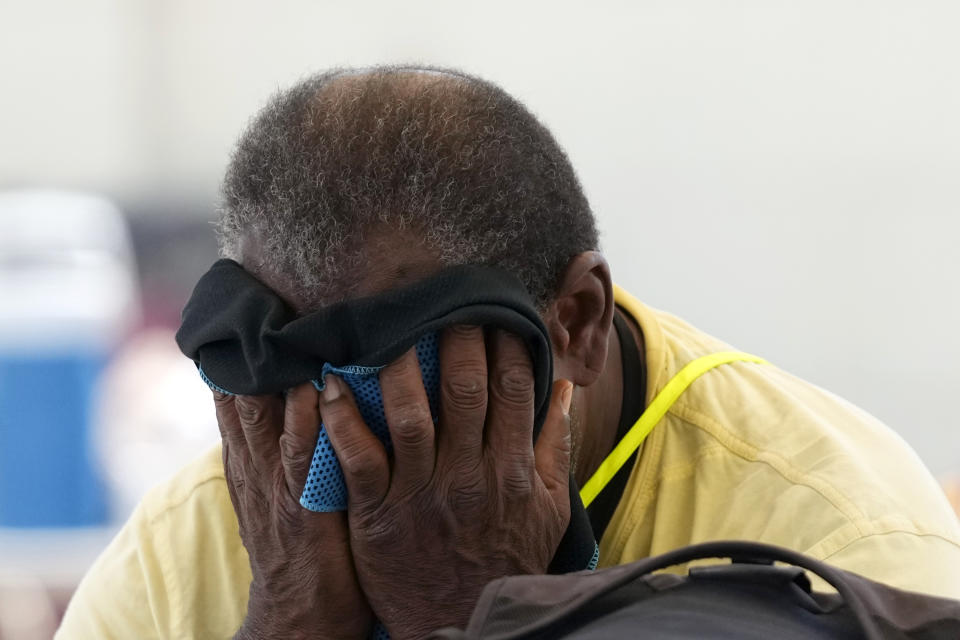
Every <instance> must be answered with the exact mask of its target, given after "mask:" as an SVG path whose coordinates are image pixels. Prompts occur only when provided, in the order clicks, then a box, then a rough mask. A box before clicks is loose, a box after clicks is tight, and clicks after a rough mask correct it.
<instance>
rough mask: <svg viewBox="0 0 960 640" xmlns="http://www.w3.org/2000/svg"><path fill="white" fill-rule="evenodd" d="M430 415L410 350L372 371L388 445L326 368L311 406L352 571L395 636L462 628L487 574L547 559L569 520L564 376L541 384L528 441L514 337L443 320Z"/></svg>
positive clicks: (520, 570)
mask: <svg viewBox="0 0 960 640" xmlns="http://www.w3.org/2000/svg"><path fill="white" fill-rule="evenodd" d="M440 363H441V376H440V379H441V382H440V416H439V424H438V425H437V426H436V427H435V426H434V423H433V420H432V418H431V413H430V407H429V404H428V402H427V396H426V392H425V391H424V387H423V382H422V380H421V377H420V368H419V364H418V362H417V357H416V353H415V352H414V351H413V350H411V351H409V352H407V353H406V354H405V355H404V356H403V357H401V358H400V359H399V360H397V361H396V362H394V363H393V364H391V365H389V366H388V367H386V368H385V369H383V371H381V373H380V384H381V388H382V391H383V403H384V409H385V413H386V417H387V422H388V424H389V428H390V436H391V439H392V442H393V456H392V457H388V455H387V452H386V450H385V449H384V447H383V445H382V444H381V443H380V441H379V440H377V438H376V437H375V436H374V435H373V434H372V433H371V432H370V430H369V428H368V427H367V426H366V424H364V422H363V419H362V418H361V416H360V414H359V412H358V411H357V408H356V405H355V403H354V402H353V399H352V396H351V395H350V392H349V390H348V389H347V387H346V385H345V384H343V383H342V381H340V380H337V379H336V378H335V377H334V376H328V377H327V388H326V390H325V392H324V393H323V394H322V396H321V401H320V414H321V417H322V418H323V422H324V424H325V425H326V428H327V432H328V434H329V436H330V440H331V442H332V443H333V446H334V449H335V450H336V453H337V457H338V458H339V460H340V464H341V466H342V468H343V472H344V477H345V480H346V484H347V489H348V492H349V523H350V535H351V549H352V552H353V556H354V563H355V565H356V569H357V574H358V577H359V580H360V584H361V586H362V588H363V590H364V592H365V593H366V596H367V598H368V600H369V602H370V604H371V606H372V608H373V610H374V612H375V613H376V615H377V616H378V617H379V618H380V620H381V621H382V622H383V623H384V624H385V625H386V626H387V629H389V631H390V632H391V634H392V636H393V637H394V638H395V639H396V640H403V639H404V638H414V637H422V636H424V635H426V634H428V633H429V632H431V631H434V630H436V629H438V628H441V627H446V626H459V627H461V628H462V627H464V626H465V625H466V622H467V620H468V619H469V616H470V613H471V611H472V610H473V606H474V604H475V603H476V600H477V597H478V596H479V595H480V591H481V590H482V589H483V587H484V586H485V585H486V584H487V583H488V582H489V581H491V580H493V579H495V578H498V577H501V576H505V575H514V574H534V573H543V572H544V571H546V569H547V566H548V565H549V563H550V560H551V559H552V557H553V554H554V552H555V550H556V548H557V545H558V544H559V542H560V539H561V538H562V537H563V534H564V531H565V530H566V527H567V524H568V522H569V519H570V502H569V493H568V482H569V480H568V479H569V468H570V431H569V417H568V415H567V414H568V413H569V405H570V396H571V394H572V385H571V383H570V382H568V381H565V380H561V381H557V382H556V383H554V388H553V393H552V399H551V403H550V407H549V411H548V414H547V417H546V420H545V422H544V425H543V429H542V431H541V433H540V435H539V437H538V439H537V442H536V445H534V443H533V420H534V392H533V385H534V379H533V369H532V365H531V363H530V357H529V354H528V353H527V349H526V347H525V346H524V344H523V343H522V341H521V340H520V339H519V338H517V337H515V336H513V335H511V334H508V333H506V332H503V331H495V332H493V334H492V336H490V337H489V338H488V339H487V340H486V342H485V340H484V332H483V330H482V329H481V328H479V327H454V328H452V329H448V330H447V331H445V332H444V334H443V336H442V339H441V345H440Z"/></svg>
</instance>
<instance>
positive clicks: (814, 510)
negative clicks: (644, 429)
mask: <svg viewBox="0 0 960 640" xmlns="http://www.w3.org/2000/svg"><path fill="white" fill-rule="evenodd" d="M618 294H619V298H618V303H619V304H621V306H623V307H624V308H625V309H626V310H627V311H628V312H631V313H632V314H635V316H634V317H635V318H636V319H637V321H638V323H639V324H640V326H641V328H642V329H643V331H644V339H645V341H646V342H648V344H649V346H648V348H647V353H646V356H647V361H648V378H649V379H650V386H649V387H648V389H646V390H645V394H646V396H647V401H648V403H649V401H650V399H651V398H652V396H654V395H656V393H657V392H658V391H659V389H662V387H663V386H664V385H665V384H666V382H667V381H669V379H670V378H671V377H672V376H673V375H675V374H676V372H677V371H679V370H680V369H681V368H682V367H683V366H684V365H685V364H687V363H688V362H690V361H692V360H694V359H696V358H698V357H701V356H704V355H708V354H710V353H714V352H717V351H726V350H731V347H730V346H729V345H727V344H725V343H723V342H721V341H719V340H717V339H715V338H713V337H712V336H709V335H708V334H705V333H703V332H701V331H699V330H697V329H696V328H694V327H692V326H691V325H689V324H688V323H686V322H684V321H683V320H680V319H679V318H676V317H674V316H672V315H670V314H666V313H663V312H659V311H654V310H652V309H649V308H646V307H644V306H643V305H641V304H640V303H639V302H637V301H636V300H635V299H632V298H631V297H629V294H626V292H623V291H622V290H620V291H618ZM760 355H762V354H760ZM724 538H726V539H747V540H760V541H764V542H769V543H772V544H778V545H781V546H785V547H788V548H792V549H795V550H797V551H801V552H805V553H808V554H810V555H813V556H815V557H819V558H831V561H833V562H834V563H835V564H837V565H838V566H841V567H843V568H851V569H853V570H859V572H860V573H862V574H864V575H866V576H867V577H874V576H876V577H878V578H882V579H885V580H886V579H888V578H889V577H891V576H894V577H895V575H894V574H895V573H896V571H895V568H896V567H903V566H904V558H903V557H900V556H898V555H895V554H884V553H868V552H863V553H859V554H854V553H853V551H854V550H857V549H867V548H873V549H874V551H877V552H879V551H881V547H883V546H884V545H886V544H892V543H893V542H892V541H896V542H897V544H898V545H899V546H901V547H903V548H908V549H911V550H912V554H913V557H914V558H915V559H916V564H917V567H918V569H917V571H919V572H920V574H921V575H922V573H923V572H924V571H934V570H935V565H931V564H930V560H931V558H933V557H934V556H935V554H932V553H927V550H931V549H934V548H937V549H939V550H941V551H942V550H943V549H952V550H953V551H952V552H953V553H954V554H958V557H960V527H958V523H957V520H956V517H955V516H954V514H953V512H952V510H951V509H950V507H949V505H948V503H947V501H946V499H945V498H944V496H943V494H942V491H941V490H940V489H939V487H938V486H937V484H936V482H935V481H934V480H933V478H932V476H931V475H930V474H929V472H928V471H927V470H926V468H925V467H924V465H923V464H922V463H921V461H920V460H919V458H918V457H917V455H916V454H915V453H914V452H913V451H912V450H911V449H910V447H909V446H908V445H907V444H906V443H905V442H904V441H903V440H902V439H901V438H900V437H899V436H897V435H896V434H895V433H894V432H893V431H892V430H890V429H889V428H888V427H886V426H885V425H883V424H882V423H880V422H879V421H878V420H876V419H875V418H874V417H872V416H870V415H869V414H867V413H866V412H865V411H863V410H861V409H859V408H858V407H855V406H854V405H852V404H850V403H849V402H847V401H845V400H843V399H842V398H839V397H837V396H836V395H834V394H831V393H829V392H827V391H825V390H823V389H820V388H818V387H816V386H815V385H813V384H810V383H808V382H806V381H804V380H801V379H799V378H797V377H795V376H792V375H790V374H789V373H787V372H785V371H783V370H781V369H779V368H777V367H776V366H774V365H772V364H755V363H747V362H735V363H731V364H726V365H722V366H720V367H718V368H716V369H713V370H711V371H709V372H707V373H706V374H704V375H703V376H701V377H700V378H698V379H697V380H696V381H695V382H694V383H693V384H691V385H690V387H689V388H688V389H687V390H686V391H685V392H684V393H683V395H681V396H680V398H679V399H678V400H677V402H676V403H675V404H674V405H673V407H672V408H671V409H670V411H669V412H668V413H667V415H666V416H664V418H663V419H662V420H661V421H660V423H659V424H658V425H657V426H656V427H655V428H654V430H653V432H652V433H651V434H650V436H649V437H648V439H647V441H646V442H645V443H644V445H643V450H642V452H641V455H640V456H639V458H638V460H637V463H636V464H635V466H634V469H633V471H632V474H631V478H630V480H629V482H628V485H627V489H626V491H625V498H624V500H622V501H621V505H620V506H619V507H618V509H617V512H616V513H615V514H614V517H613V519H612V520H611V524H610V527H609V528H608V535H606V536H604V540H603V541H602V542H601V555H603V554H604V552H606V553H608V554H610V555H609V557H608V559H609V560H610V561H611V562H627V561H630V560H632V559H634V557H642V556H644V555H649V554H655V553H661V552H663V551H666V550H668V549H671V548H675V547H678V546H683V545H685V544H692V543H694V542H702V541H705V540H716V539H724ZM908 538H909V539H911V540H913V543H912V544H906V543H905V542H903V541H904V540H906V539H908ZM845 550H846V551H845ZM855 555H856V558H855V557H854V556H855ZM867 559H869V562H868V563H867V564H864V561H866V560H867ZM844 565H846V566H844ZM958 581H960V578H958V579H956V580H953V582H958ZM907 582H910V580H909V579H907V578H906V576H904V578H903V579H900V580H899V583H897V582H893V583H891V584H894V586H900V585H906V583H907ZM915 582H917V581H913V582H911V584H914V583H915ZM921 582H922V580H921ZM953 588H955V589H956V592H955V595H954V596H953V597H958V596H960V584H957V585H955V586H954V587H953Z"/></svg>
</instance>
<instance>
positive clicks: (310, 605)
mask: <svg viewBox="0 0 960 640" xmlns="http://www.w3.org/2000/svg"><path fill="white" fill-rule="evenodd" d="M318 400H319V396H318V393H317V391H316V390H315V389H314V388H313V386H312V385H310V384H304V385H301V386H299V387H297V388H295V389H292V390H291V391H290V392H289V393H288V394H287V397H286V400H284V399H283V398H281V397H279V396H229V395H224V394H220V393H216V392H214V402H215V404H216V409H217V422H218V423H219V425H220V436H221V438H222V440H223V465H224V470H225V472H226V479H227V488H228V489H229V491H230V500H231V501H232V502H233V508H234V511H236V513H237V520H238V521H239V524H240V538H241V539H242V540H243V546H244V547H246V549H247V553H248V555H249V556H250V569H251V571H252V573H253V581H252V583H251V584H250V600H249V603H248V605H247V617H246V619H245V620H244V623H243V625H242V626H241V628H240V630H239V631H238V632H237V635H236V636H235V637H236V638H242V639H245V638H307V637H309V638H365V637H366V636H367V635H368V634H369V631H370V628H371V624H372V620H373V618H372V614H371V612H370V607H369V605H368V604H367V601H366V598H365V597H364V595H363V592H362V591H361V590H360V586H359V584H358V583H357V577H356V572H355V571H354V567H353V560H352V559H351V554H350V545H349V532H348V529H347V518H346V514H345V513H342V512H341V513H314V512H312V511H309V510H308V509H305V508H304V507H302V506H301V505H300V500H299V498H300V494H301V492H302V491H303V486H304V483H305V482H306V478H307V472H308V470H309V468H310V462H311V460H312V458H313V451H314V448H315V446H316V443H317V435H318V431H319V426H320V413H319V409H318Z"/></svg>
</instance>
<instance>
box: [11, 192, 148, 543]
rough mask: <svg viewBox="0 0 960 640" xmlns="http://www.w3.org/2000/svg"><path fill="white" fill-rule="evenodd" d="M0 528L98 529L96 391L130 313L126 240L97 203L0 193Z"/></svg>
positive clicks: (103, 504) (102, 503) (107, 207)
mask: <svg viewBox="0 0 960 640" xmlns="http://www.w3.org/2000/svg"><path fill="white" fill-rule="evenodd" d="M0 230H2V234H0V527H71V526H84V525H97V524H102V523H104V522H105V521H106V520H107V517H108V508H107V495H106V491H105V488H104V483H103V482H102V480H101V478H100V474H99V472H98V468H97V463H96V455H95V452H94V450H93V446H92V437H93V432H94V428H93V424H92V420H93V416H94V404H95V401H96V397H97V396H96V393H97V384H98V380H99V378H100V375H101V373H102V372H103V370H104V366H105V364H106V362H107V361H108V359H109V357H110V355H111V353H112V352H113V350H114V349H115V348H116V346H117V345H118V343H119V341H120V340H121V339H122V338H123V336H124V335H125V334H126V332H127V331H128V330H129V327H130V325H131V322H132V320H133V318H134V317H135V313H136V311H135V310H136V301H137V295H136V280H135V277H134V270H133V268H132V265H133V261H132V257H131V250H130V241H129V233H128V230H127V226H126V222H125V220H124V218H123V216H122V215H121V214H120V212H119V211H118V210H117V209H116V207H114V206H113V205H111V204H110V203H109V202H107V201H105V200H103V199H100V198H95V197H91V196H84V195H78V194H70V193H62V192H44V191H29V192H27V191H21V192H7V193H0Z"/></svg>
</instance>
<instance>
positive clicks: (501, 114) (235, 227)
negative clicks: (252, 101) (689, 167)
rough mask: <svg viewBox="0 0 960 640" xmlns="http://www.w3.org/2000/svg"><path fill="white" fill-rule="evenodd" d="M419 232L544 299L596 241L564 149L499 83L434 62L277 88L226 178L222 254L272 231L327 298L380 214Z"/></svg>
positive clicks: (442, 257)
mask: <svg viewBox="0 0 960 640" xmlns="http://www.w3.org/2000/svg"><path fill="white" fill-rule="evenodd" d="M381 225H386V227H385V228H387V229H396V230H407V231H413V232H415V233H417V234H419V237H422V238H423V242H424V244H425V246H426V247H428V248H429V250H431V251H433V252H435V254H436V256H437V258H438V259H439V261H440V263H441V264H444V265H456V264H487V265H495V266H499V267H502V268H505V269H507V270H509V271H511V272H512V273H514V274H515V275H516V276H518V277H519V278H520V279H521V281H522V282H523V283H524V284H525V285H526V286H527V288H528V290H529V292H530V294H531V295H532V296H533V297H534V299H535V301H536V302H537V304H538V305H539V306H540V307H541V308H544V307H545V305H546V303H547V302H548V301H549V300H550V299H551V298H552V296H553V295H554V293H555V289H556V286H557V284H558V280H559V278H560V276H561V274H562V272H563V269H564V267H565V266H566V265H567V263H568V262H569V260H570V258H571V257H572V256H574V255H576V254H578V253H580V252H582V251H586V250H590V249H596V248H597V246H598V237H597V230H596V224H595V221H594V218H593V214H592V213H591V211H590V206H589V204H588V202H587V199H586V197H585V196H584V194H583V190H582V188H581V186H580V183H579V181H578V180H577V177H576V174H575V173H574V170H573V167H572V166H571V165H570V162H569V161H568V159H567V157H566V155H565V154H564V152H563V150H562V149H561V148H560V146H559V145H558V144H557V142H556V141H555V140H554V138H553V136H552V135H551V134H550V132H549V131H547V129H546V128H545V127H543V126H542V125H541V124H540V123H539V122H538V121H537V120H536V118H535V117H534V116H533V115H532V114H531V113H530V112H529V111H527V110H526V109H525V108H524V107H523V105H521V104H520V103H519V102H518V101H516V100H515V99H513V98H512V97H510V96H509V95H508V94H507V93H506V92H504V91H503V90H502V89H500V88H499V87H497V86H495V85H493V84H491V83H489V82H486V81H483V80H480V79H478V78H475V77H472V76H469V75H466V74H464V73H461V72H459V71H454V70H449V69H437V68H430V67H375V68H372V69H362V70H350V69H338V70H333V71H329V72H326V73H321V74H318V75H315V76H311V77H308V78H306V79H304V80H302V81H301V82H299V83H298V84H296V85H295V86H293V87H292V88H290V89H287V90H284V91H281V92H279V93H277V94H276V95H274V96H273V98H272V99H271V100H270V101H269V102H268V103H267V105H266V106H265V107H264V108H263V109H262V110H261V111H260V113H259V114H258V115H257V116H256V117H255V118H254V119H253V120H252V121H251V123H250V125H249V126H248V128H247V130H246V131H245V133H244V134H243V135H242V136H241V137H240V139H239V141H238V143H237V146H236V149H235V151H234V153H233V156H232V158H231V161H230V164H229V166H228V168H227V172H226V176H225V179H224V182H223V204H222V207H221V211H220V218H219V222H218V225H217V231H218V239H219V243H220V251H221V255H223V256H225V257H229V258H233V259H237V260H238V259H239V258H240V245H241V241H242V239H243V238H244V236H245V234H256V235H257V236H258V237H259V241H260V242H261V243H262V246H263V255H265V256H267V257H268V258H267V259H268V260H269V264H267V265H266V266H267V267H268V268H270V269H272V270H273V271H274V272H275V273H277V274H280V275H282V276H284V277H286V278H287V279H288V280H290V281H291V282H292V283H294V285H295V287H296V288H297V292H298V294H299V296H300V297H302V298H303V299H304V300H308V301H309V302H310V304H311V305H315V306H319V305H323V304H329V303H330V302H334V301H337V300H341V299H343V298H346V297H349V295H350V291H351V290H352V289H353V288H354V287H355V286H356V281H357V279H358V275H357V274H358V273H359V271H361V270H362V268H363V267H364V264H365V261H364V238H365V237H366V236H367V235H368V234H369V233H371V232H372V231H373V228H374V227H378V226H381Z"/></svg>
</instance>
